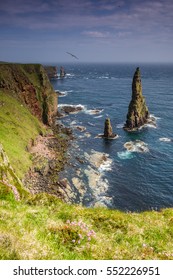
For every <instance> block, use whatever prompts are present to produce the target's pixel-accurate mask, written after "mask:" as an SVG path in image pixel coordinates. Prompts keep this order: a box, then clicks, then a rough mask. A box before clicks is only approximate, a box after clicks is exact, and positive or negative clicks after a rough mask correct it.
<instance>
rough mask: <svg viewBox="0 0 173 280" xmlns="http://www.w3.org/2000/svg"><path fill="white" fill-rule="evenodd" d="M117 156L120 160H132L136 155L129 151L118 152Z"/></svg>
mask: <svg viewBox="0 0 173 280" xmlns="http://www.w3.org/2000/svg"><path fill="white" fill-rule="evenodd" d="M117 155H118V157H119V158H120V159H131V158H134V157H135V156H134V154H133V153H132V152H129V151H123V152H117Z"/></svg>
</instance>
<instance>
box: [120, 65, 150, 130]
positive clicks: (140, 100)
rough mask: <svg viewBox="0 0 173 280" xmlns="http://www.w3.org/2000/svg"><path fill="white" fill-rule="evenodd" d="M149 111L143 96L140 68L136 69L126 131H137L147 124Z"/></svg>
mask: <svg viewBox="0 0 173 280" xmlns="http://www.w3.org/2000/svg"><path fill="white" fill-rule="evenodd" d="M148 117H149V111H148V108H147V106H146V102H145V98H144V96H143V95H142V82H141V75H140V70H139V68H136V71H135V74H134V76H133V82H132V100H131V102H130V104H129V109H128V114H127V120H126V124H125V126H124V129H126V130H129V131H130V130H135V129H138V128H139V127H140V126H142V125H144V124H145V123H146V122H147V119H148Z"/></svg>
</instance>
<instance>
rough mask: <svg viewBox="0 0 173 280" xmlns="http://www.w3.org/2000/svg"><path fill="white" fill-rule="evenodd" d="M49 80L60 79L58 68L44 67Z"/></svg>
mask: <svg viewBox="0 0 173 280" xmlns="http://www.w3.org/2000/svg"><path fill="white" fill-rule="evenodd" d="M44 69H45V71H46V73H47V75H48V77H49V79H55V78H58V68H57V67H56V66H44Z"/></svg>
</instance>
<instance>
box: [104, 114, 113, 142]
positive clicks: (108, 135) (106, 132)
mask: <svg viewBox="0 0 173 280" xmlns="http://www.w3.org/2000/svg"><path fill="white" fill-rule="evenodd" d="M115 136H116V134H115V133H113V131H112V126H111V121H110V119H109V118H107V119H106V120H105V127H104V135H103V137H104V138H108V139H109V138H114V137H115Z"/></svg>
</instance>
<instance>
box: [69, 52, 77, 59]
mask: <svg viewBox="0 0 173 280" xmlns="http://www.w3.org/2000/svg"><path fill="white" fill-rule="evenodd" d="M66 53H68V54H69V55H71V56H73V57H74V58H76V59H79V58H78V57H77V56H75V55H74V54H72V53H69V52H66Z"/></svg>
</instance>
